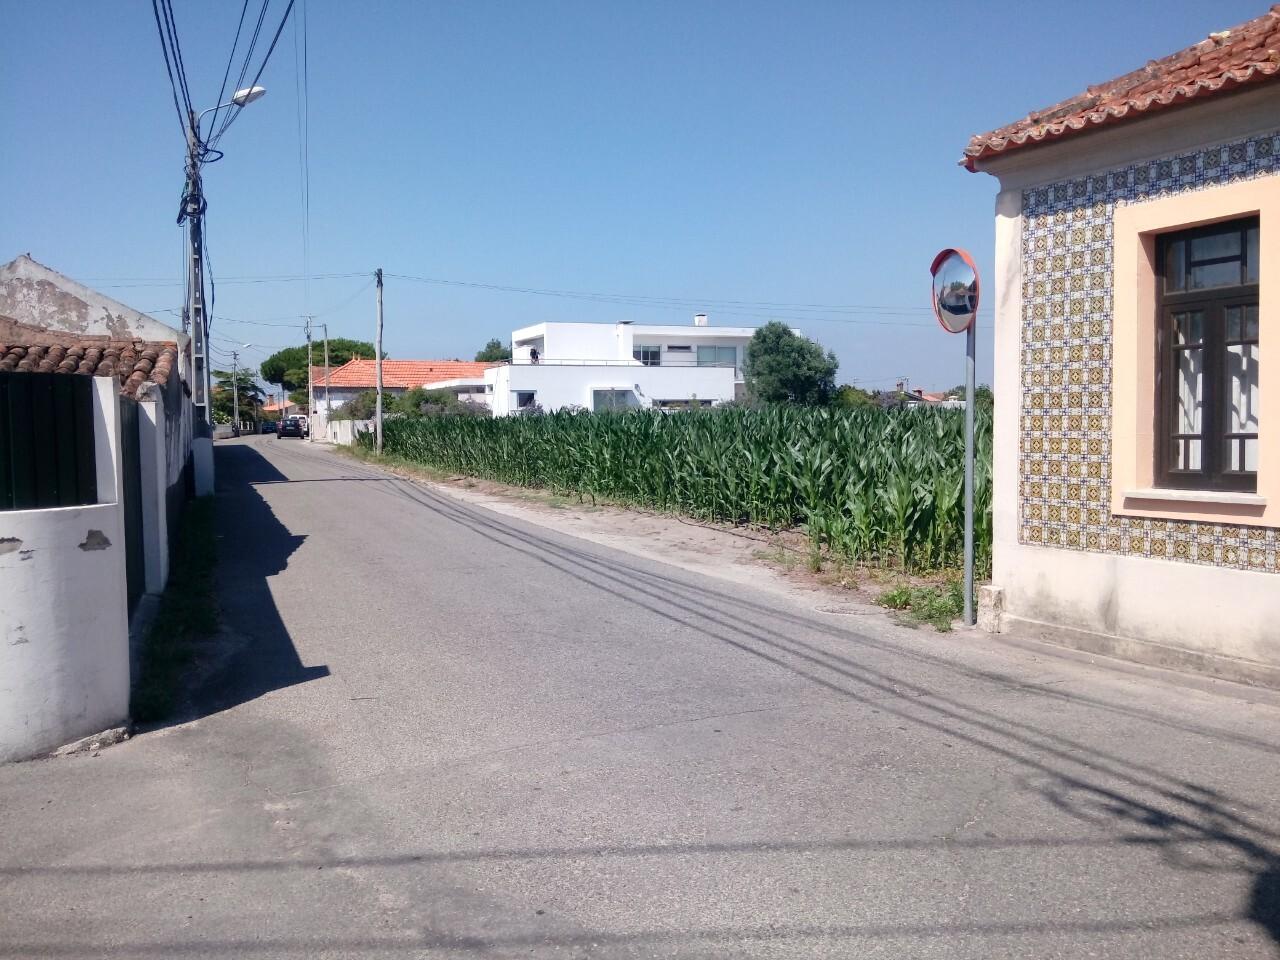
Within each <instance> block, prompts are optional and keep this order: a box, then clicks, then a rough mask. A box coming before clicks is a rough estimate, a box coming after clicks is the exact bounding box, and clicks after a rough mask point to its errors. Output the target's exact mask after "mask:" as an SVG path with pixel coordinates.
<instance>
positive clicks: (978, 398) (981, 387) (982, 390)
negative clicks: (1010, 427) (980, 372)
mask: <svg viewBox="0 0 1280 960" xmlns="http://www.w3.org/2000/svg"><path fill="white" fill-rule="evenodd" d="M947 396H948V397H954V398H955V399H957V400H963V399H964V384H963V383H962V384H960V386H958V387H952V388H951V389H950V390H948V391H947ZM995 405H996V395H995V394H994V393H992V391H991V387H990V386H989V385H988V384H985V383H980V384H978V385H977V386H975V387H974V388H973V406H974V408H975V409H981V408H982V407H988V408H989V407H994V406H995Z"/></svg>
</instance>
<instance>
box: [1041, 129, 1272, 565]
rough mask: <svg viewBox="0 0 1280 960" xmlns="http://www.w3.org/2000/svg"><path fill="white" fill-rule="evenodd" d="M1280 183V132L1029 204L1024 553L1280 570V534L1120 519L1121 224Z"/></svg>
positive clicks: (1055, 186) (1149, 165)
mask: <svg viewBox="0 0 1280 960" xmlns="http://www.w3.org/2000/svg"><path fill="white" fill-rule="evenodd" d="M1276 175H1280V133H1277V134H1274V135H1268V136H1263V137H1254V138H1251V139H1249V140H1242V141H1239V142H1236V143H1230V144H1226V145H1223V146H1219V147H1212V148H1209V149H1206V150H1202V151H1198V152H1195V153H1186V154H1180V155H1178V156H1172V157H1164V158H1162V159H1159V160H1153V161H1151V162H1146V163H1139V164H1135V165H1132V166H1128V167H1122V168H1119V169H1116V170H1112V171H1109V172H1107V173H1105V174H1098V175H1095V176H1089V177H1081V178H1078V179H1074V180H1064V181H1062V182H1061V183H1052V184H1048V185H1045V186H1040V187H1035V188H1033V189H1029V190H1026V191H1025V192H1024V193H1023V196H1022V213H1023V221H1022V223H1023V226H1022V276H1023V289H1022V358H1021V366H1022V411H1021V438H1020V450H1019V455H1018V473H1019V477H1018V480H1019V484H1020V489H1019V531H1018V539H1019V540H1020V542H1022V543H1027V544H1035V545H1043V546H1048V547H1057V548H1063V549H1070V550H1087V551H1091V552H1095V553H1112V554H1127V555H1130V556H1141V557H1156V558H1163V559H1167V560H1172V561H1181V562H1187V563H1203V564H1212V565H1214V566H1219V567H1237V568H1240V569H1246V570H1261V571H1269V572H1273V573H1274V572H1278V571H1280V560H1278V559H1277V551H1278V550H1280V534H1278V532H1277V531H1276V530H1275V529H1273V528H1265V527H1258V526H1244V525H1232V524H1213V523H1187V522H1183V521H1174V520H1153V519H1143V518H1136V517H1116V516H1112V515H1111V321H1112V313H1111V311H1112V291H1111V248H1112V213H1113V212H1114V210H1115V207H1116V205H1117V204H1119V203H1141V202H1143V201H1144V200H1148V199H1154V198H1156V197H1160V196H1168V195H1170V194H1173V193H1179V192H1182V191H1186V190H1198V189H1203V188H1205V187H1209V186H1213V185H1216V184H1221V183H1228V182H1231V181H1233V180H1239V179H1243V178H1249V177H1259V176H1276ZM1276 279H1277V281H1278V282H1280V278H1276ZM1263 282H1264V283H1265V282H1267V281H1266V280H1265V279H1264V281H1263ZM1272 359H1274V360H1275V361H1276V362H1280V357H1276V358H1272ZM1262 362H1263V363H1266V362H1267V358H1265V357H1264V358H1263V360H1262ZM1262 429H1263V430H1267V429H1268V427H1267V425H1263V428H1262ZM1272 429H1280V424H1276V425H1272Z"/></svg>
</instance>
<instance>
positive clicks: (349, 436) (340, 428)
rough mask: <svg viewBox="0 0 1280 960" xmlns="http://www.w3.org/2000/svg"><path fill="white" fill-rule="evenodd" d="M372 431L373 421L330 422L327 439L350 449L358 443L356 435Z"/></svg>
mask: <svg viewBox="0 0 1280 960" xmlns="http://www.w3.org/2000/svg"><path fill="white" fill-rule="evenodd" d="M372 429H373V421H372V420H330V421H329V426H328V434H327V435H326V439H327V440H328V441H329V442H330V443H340V444H342V445H343V446H347V447H349V446H351V445H353V444H354V443H355V442H356V434H358V433H360V432H361V431H370V430H372Z"/></svg>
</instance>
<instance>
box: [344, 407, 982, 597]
mask: <svg viewBox="0 0 1280 960" xmlns="http://www.w3.org/2000/svg"><path fill="white" fill-rule="evenodd" d="M975 413H976V445H977V458H976V459H977V462H976V465H975V476H976V484H975V498H974V499H975V511H974V513H975V520H974V541H975V554H976V556H975V566H976V569H977V572H978V573H979V575H985V574H986V573H987V572H988V571H989V570H990V564H991V414H990V412H989V411H987V410H982V409H979V410H977V411H975ZM963 415H964V411H962V410H936V409H911V410H880V409H875V408H867V409H857V410H847V411H846V410H833V409H815V408H805V407H782V406H778V407H768V408H763V409H738V408H734V409H725V410H706V411H690V412H682V413H676V414H661V413H655V412H648V411H636V412H627V413H585V412H569V411H564V412H559V413H552V414H548V415H544V416H528V417H498V418H493V419H488V418H480V417H426V418H421V419H395V420H389V421H387V423H386V424H385V429H384V435H383V449H384V452H385V453H386V454H389V455H392V456H398V457H402V458H404V459H406V460H410V461H414V462H418V463H422V464H425V465H427V466H430V467H433V468H436V469H439V470H444V471H448V472H451V473H457V474H464V475H467V476H473V477H479V478H484V479H488V480H495V481H498V482H500V483H508V484H514V485H517V486H522V487H537V488H543V489H546V490H549V491H553V492H555V493H560V494H568V495H571V496H576V497H578V498H579V499H586V498H589V499H590V500H591V501H592V502H595V501H596V500H597V499H602V500H608V501H614V502H621V503H626V504H635V505H641V506H645V507H650V508H654V509H657V510H663V511H673V512H678V513H682V514H685V515H688V516H691V517H697V518H701V519H705V520H715V521H722V522H729V523H749V524H757V525H760V526H764V527H769V528H771V529H774V530H779V529H787V528H797V527H798V528H801V529H803V530H804V531H805V532H806V533H807V534H808V536H809V539H810V543H811V545H812V547H813V549H814V550H818V551H829V552H830V553H831V554H833V555H837V556H840V557H843V558H845V559H848V560H851V561H859V562H868V563H879V564H883V565H894V566H901V567H905V568H907V569H914V570H920V569H937V568H941V567H948V566H955V565H958V564H959V563H961V562H962V550H963V531H964V527H963V521H964V517H963V511H964V502H963V500H964V420H963ZM360 442H361V443H362V444H363V445H364V446H365V447H366V448H368V447H371V446H372V438H371V437H370V436H369V435H368V434H364V435H362V437H361V441H360Z"/></svg>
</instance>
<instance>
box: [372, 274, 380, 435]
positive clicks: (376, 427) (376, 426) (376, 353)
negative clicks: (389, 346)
mask: <svg viewBox="0 0 1280 960" xmlns="http://www.w3.org/2000/svg"><path fill="white" fill-rule="evenodd" d="M373 275H374V277H376V278H377V281H378V335H377V336H376V337H375V338H374V341H373V359H374V365H375V366H376V367H377V372H378V403H377V406H375V407H374V418H373V431H374V438H375V440H376V444H377V448H378V456H382V268H381V267H379V268H378V269H377V270H375V271H374V274H373Z"/></svg>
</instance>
